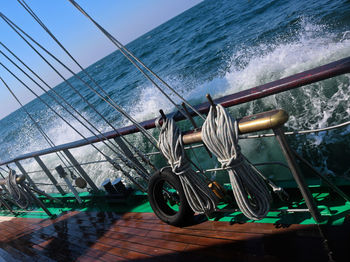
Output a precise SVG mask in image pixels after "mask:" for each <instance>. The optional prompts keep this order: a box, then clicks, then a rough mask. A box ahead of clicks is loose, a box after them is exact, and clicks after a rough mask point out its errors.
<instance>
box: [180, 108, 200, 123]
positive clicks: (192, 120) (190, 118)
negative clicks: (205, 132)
mask: <svg viewBox="0 0 350 262" xmlns="http://www.w3.org/2000/svg"><path fill="white" fill-rule="evenodd" d="M181 106H182V108H183V109H184V111H185V113H186V115H187V118H188V120H190V122H191V124H192V126H193V128H194V129H197V128H198V126H197V124H196V122H195V121H194V119H193V117H192V116H191V114H190V112H189V111H188V108H187V106H186V104H185V103H184V102H183V103H182V104H181Z"/></svg>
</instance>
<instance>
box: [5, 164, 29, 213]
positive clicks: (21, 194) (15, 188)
mask: <svg viewBox="0 0 350 262" xmlns="http://www.w3.org/2000/svg"><path fill="white" fill-rule="evenodd" d="M16 179H17V176H16V172H15V171H14V170H10V172H9V175H8V177H7V178H6V186H7V189H8V191H9V193H10V196H11V198H12V200H13V201H14V202H15V203H16V204H17V205H18V206H19V207H20V208H22V209H26V208H27V207H28V206H29V204H30V196H29V195H28V193H27V192H26V191H25V190H24V189H23V188H22V187H21V186H20V185H19V184H17V181H16Z"/></svg>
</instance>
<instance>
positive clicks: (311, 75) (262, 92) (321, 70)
mask: <svg viewBox="0 0 350 262" xmlns="http://www.w3.org/2000/svg"><path fill="white" fill-rule="evenodd" d="M346 73H350V57H347V58H344V59H341V60H338V61H335V62H332V63H329V64H326V65H323V66H319V67H316V68H314V69H310V70H307V71H304V72H301V73H298V74H295V75H292V76H289V77H286V78H282V79H279V80H277V81H273V82H270V83H267V84H264V85H260V86H256V87H253V88H250V89H247V90H243V91H240V92H238V93H235V94H231V95H227V96H223V97H221V98H218V99H215V100H214V102H215V103H216V104H221V105H222V106H224V107H230V106H233V105H238V104H242V103H246V102H250V101H253V100H256V99H259V98H263V97H266V96H270V95H274V94H278V93H281V92H284V91H288V90H291V89H294V88H298V87H301V86H304V85H307V84H312V83H315V82H318V81H321V80H324V79H327V78H331V77H335V76H338V75H342V74H346ZM195 108H196V109H197V110H198V111H199V112H200V113H202V114H206V113H208V111H209V102H206V103H202V104H200V105H197V106H195ZM189 113H190V114H191V115H192V116H195V113H194V112H193V111H192V110H190V109H189ZM184 119H185V117H184V116H183V115H182V114H180V112H176V113H175V114H174V120H176V121H180V120H184ZM140 125H141V126H143V127H144V128H145V129H152V128H154V127H155V119H151V120H147V121H144V122H141V123H140ZM117 131H118V132H115V131H110V132H106V133H104V134H103V136H101V135H99V136H94V137H89V138H88V139H87V140H85V139H82V140H78V141H74V142H72V143H67V144H63V145H59V146H56V147H54V148H48V149H44V150H41V151H37V152H32V153H28V154H25V155H22V156H19V157H16V158H14V159H11V160H7V161H3V162H0V166H2V165H5V164H9V163H12V162H14V161H19V160H23V159H28V158H32V157H34V156H41V155H46V154H51V153H54V152H57V151H61V150H64V149H71V148H76V147H81V146H84V145H88V144H92V143H96V142H100V141H102V140H104V139H112V138H115V137H118V136H119V135H128V134H133V133H137V132H139V129H138V128H137V127H136V126H135V125H130V126H126V127H122V128H119V129H117Z"/></svg>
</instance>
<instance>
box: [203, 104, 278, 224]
mask: <svg viewBox="0 0 350 262" xmlns="http://www.w3.org/2000/svg"><path fill="white" fill-rule="evenodd" d="M202 139H203V142H204V144H205V145H206V146H207V147H208V148H209V150H210V151H211V152H212V153H213V154H214V155H216V156H217V158H218V160H219V161H220V163H221V165H222V167H223V168H227V169H228V173H229V176H230V181H231V185H232V190H233V194H234V196H235V199H236V201H237V204H238V207H239V209H240V210H241V211H242V213H243V214H244V215H245V216H246V217H248V218H249V219H252V220H260V219H262V218H264V217H265V216H266V215H267V213H268V211H269V209H270V202H271V200H272V199H271V195H270V192H269V190H268V188H267V185H266V183H265V181H264V180H263V179H262V178H261V177H260V176H259V174H258V173H257V172H256V171H255V170H256V169H254V168H253V166H252V165H251V164H250V163H249V162H248V161H247V160H246V158H245V157H244V156H243V154H242V153H241V150H240V147H239V145H238V126H237V122H236V121H235V120H234V119H233V118H232V117H231V116H230V115H229V113H228V112H227V111H226V110H225V109H224V108H223V107H222V106H221V105H217V106H215V107H213V106H212V107H211V108H210V111H209V114H208V116H207V118H206V120H205V122H204V124H203V126H202Z"/></svg>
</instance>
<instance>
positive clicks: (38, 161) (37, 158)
mask: <svg viewBox="0 0 350 262" xmlns="http://www.w3.org/2000/svg"><path fill="white" fill-rule="evenodd" d="M34 159H35V161H36V162H37V163H38V164H39V166H40V167H41V168H42V170H43V171H44V173H45V174H46V175H47V177H48V178H49V179H50V180H51V182H52V184H53V185H54V186H55V187H56V188H57V190H58V192H60V194H61V195H62V196H64V195H65V194H66V192H65V191H64V190H63V189H62V187H61V186H60V185H58V182H57V180H56V179H55V177H54V176H53V175H52V174H51V172H50V171H49V169H48V168H47V167H46V165H45V164H44V162H43V161H42V160H41V158H40V157H39V156H35V157H34Z"/></svg>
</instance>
